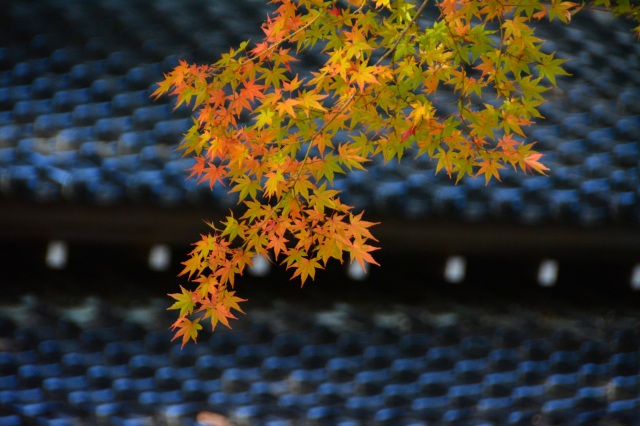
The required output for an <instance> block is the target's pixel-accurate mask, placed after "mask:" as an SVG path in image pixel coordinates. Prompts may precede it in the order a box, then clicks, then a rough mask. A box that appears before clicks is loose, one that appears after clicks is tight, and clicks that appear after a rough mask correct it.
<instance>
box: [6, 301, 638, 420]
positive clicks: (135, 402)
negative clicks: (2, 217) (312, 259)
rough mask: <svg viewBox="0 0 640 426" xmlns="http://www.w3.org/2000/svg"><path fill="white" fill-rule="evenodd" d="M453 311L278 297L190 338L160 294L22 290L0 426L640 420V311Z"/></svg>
mask: <svg viewBox="0 0 640 426" xmlns="http://www.w3.org/2000/svg"><path fill="white" fill-rule="evenodd" d="M452 307H453V309H454V310H453V311H452V312H448V311H444V312H441V311H438V312H440V314H438V313H434V312H429V311H428V310H426V309H423V308H418V307H415V306H403V305H395V306H394V307H388V308H387V309H385V310H384V311H380V309H379V308H378V307H376V308H375V309H373V308H372V309H369V308H366V307H364V306H360V307H356V306H354V305H342V306H335V307H333V308H330V309H324V310H322V312H320V311H316V310H305V311H304V313H295V312H293V311H290V310H289V309H288V308H285V307H284V305H283V306H281V307H270V308H266V311H264V313H268V315H263V316H260V315H259V314H258V313H257V312H255V313H254V315H251V316H250V317H249V318H243V320H242V322H241V324H239V325H238V328H237V329H235V330H234V331H228V330H223V329H217V330H216V332H215V334H214V335H213V336H211V337H209V336H207V335H202V336H200V340H199V343H198V344H197V345H196V344H193V343H192V344H189V345H187V346H185V347H184V348H183V349H180V344H179V342H170V334H169V333H168V331H167V330H165V329H164V327H165V326H166V323H167V321H168V320H167V317H166V309H165V307H164V304H159V303H158V304H156V303H149V304H145V305H143V306H136V309H130V308H129V307H126V308H125V307H123V306H119V305H111V304H108V303H105V302H104V301H101V300H98V299H95V298H94V299H88V300H87V301H86V302H85V303H83V304H79V305H73V306H70V307H66V308H61V307H54V306H51V305H46V304H44V303H42V302H38V301H37V299H33V298H25V299H23V301H22V303H19V304H16V305H14V306H12V307H10V308H7V307H0V339H1V341H2V342H3V346H2V347H1V348H0V424H2V425H12V424H16V425H19V424H39V425H58V424H65V425H66V424H127V425H129V424H140V425H154V424H180V425H196V424H197V423H196V421H195V420H196V416H197V414H198V413H199V412H201V411H213V412H219V413H222V414H224V415H226V416H228V417H229V418H230V419H231V420H232V421H234V422H236V424H248V423H250V424H260V425H266V424H272V422H275V421H280V422H286V423H283V424H331V425H333V424H356V425H363V424H367V425H368V424H376V425H377V424H389V425H409V424H411V425H423V426H427V425H433V424H437V425H444V424H459V423H457V421H458V420H460V421H462V419H473V421H474V423H472V424H487V425H526V424H531V422H532V419H533V418H536V419H538V421H542V420H544V421H545V422H549V423H554V422H560V423H562V424H600V423H602V422H604V423H602V424H608V422H611V423H612V424H613V422H615V421H621V422H622V424H629V425H635V424H637V422H638V420H639V418H640V411H639V410H638V408H639V407H640V399H639V398H638V395H639V394H640V393H639V386H640V375H639V373H640V371H639V370H638V365H639V361H640V353H639V352H638V348H639V339H640V336H639V335H638V330H637V321H636V320H635V319H634V318H631V317H625V316H624V315H619V316H617V317H616V318H615V319H614V318H613V317H611V318H609V319H607V320H606V321H604V320H603V321H593V322H586V321H585V320H584V313H582V312H575V313H573V314H563V315H554V316H546V317H545V316H542V315H540V312H537V311H535V309H537V308H532V307H529V308H527V310H525V311H522V310H519V311H517V313H516V312H508V313H507V312H505V313H503V314H500V315H491V316H485V317H484V318H483V320H482V321H477V312H478V311H477V308H469V307H465V306H464V305H454V306H452ZM530 309H534V310H530ZM533 313H536V315H535V318H536V320H535V321H534V322H531V321H527V320H525V319H523V317H527V316H528V315H529V314H533ZM280 315H282V316H284V317H286V318H289V319H293V320H294V321H290V322H288V323H285V322H282V321H278V320H277V318H278V317H279V316H280ZM352 316H353V317H361V316H366V317H367V318H368V319H370V321H369V322H368V323H367V324H366V325H363V324H360V325H358V326H357V327H354V326H353V322H351V321H349V319H350V317H352ZM25 318H29V321H28V322H27V321H24V319H25ZM383 318H386V319H385V320H384V321H383ZM390 318H395V320H393V321H391V320H390ZM410 318H412V319H410ZM338 319H339V320H338ZM358 319H359V318H356V321H358ZM525 323H526V324H525ZM576 419H582V420H584V421H582V422H575V420H576ZM463 424H467V423H463ZM616 424H617V423H616Z"/></svg>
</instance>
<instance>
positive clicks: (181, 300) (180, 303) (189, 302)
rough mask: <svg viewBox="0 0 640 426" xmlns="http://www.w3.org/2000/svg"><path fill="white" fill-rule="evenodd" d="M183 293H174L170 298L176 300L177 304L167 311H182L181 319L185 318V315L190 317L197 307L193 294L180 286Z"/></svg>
mask: <svg viewBox="0 0 640 426" xmlns="http://www.w3.org/2000/svg"><path fill="white" fill-rule="evenodd" d="M180 289H181V290H182V293H173V294H170V295H169V296H171V297H173V298H174V299H176V302H175V303H174V304H173V305H171V306H170V307H168V308H167V310H171V309H180V317H184V316H185V315H190V314H191V313H192V312H193V308H194V307H195V306H196V303H195V301H194V300H193V294H192V293H191V292H190V291H189V290H187V289H185V288H184V287H182V286H180Z"/></svg>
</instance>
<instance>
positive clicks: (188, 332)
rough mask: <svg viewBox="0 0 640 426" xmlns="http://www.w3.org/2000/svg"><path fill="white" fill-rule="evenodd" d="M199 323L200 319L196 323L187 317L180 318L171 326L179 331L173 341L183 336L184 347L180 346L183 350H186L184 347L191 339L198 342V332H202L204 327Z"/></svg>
mask: <svg viewBox="0 0 640 426" xmlns="http://www.w3.org/2000/svg"><path fill="white" fill-rule="evenodd" d="M199 322H200V318H197V319H195V320H194V321H191V320H190V319H189V318H186V317H181V318H179V319H178V321H176V322H175V323H173V325H172V326H171V328H172V329H173V330H175V329H178V331H176V334H175V336H173V339H171V341H174V340H176V339H177V338H178V337H180V336H182V345H181V346H180V347H181V348H184V345H186V344H187V342H188V341H189V339H193V341H194V342H197V338H198V330H202V325H200V324H199Z"/></svg>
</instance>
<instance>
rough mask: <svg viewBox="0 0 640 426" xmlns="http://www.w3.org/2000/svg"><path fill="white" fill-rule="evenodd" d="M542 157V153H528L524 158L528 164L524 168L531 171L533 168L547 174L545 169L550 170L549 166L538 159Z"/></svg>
mask: <svg viewBox="0 0 640 426" xmlns="http://www.w3.org/2000/svg"><path fill="white" fill-rule="evenodd" d="M540 157H542V154H540V153H533V154H529V155H527V156H526V157H525V158H524V163H525V164H526V167H525V168H523V170H525V171H531V169H533V170H535V171H536V172H538V173H540V174H543V175H545V176H546V173H545V171H548V170H549V168H548V167H547V166H545V165H544V164H542V163H540V162H539V161H538V160H539V159H540Z"/></svg>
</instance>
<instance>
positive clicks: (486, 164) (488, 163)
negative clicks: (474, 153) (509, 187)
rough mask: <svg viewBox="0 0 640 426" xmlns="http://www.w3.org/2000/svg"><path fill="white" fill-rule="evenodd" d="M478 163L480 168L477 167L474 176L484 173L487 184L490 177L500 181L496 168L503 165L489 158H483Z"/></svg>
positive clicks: (500, 167)
mask: <svg viewBox="0 0 640 426" xmlns="http://www.w3.org/2000/svg"><path fill="white" fill-rule="evenodd" d="M478 165H479V166H480V168H479V169H478V172H477V174H476V176H480V175H484V178H485V184H486V185H488V184H489V181H490V180H491V177H495V178H496V179H497V180H498V181H500V173H499V172H498V170H499V169H502V168H503V167H504V166H502V165H501V164H500V163H498V162H496V161H495V160H492V159H491V158H483V159H482V160H481V161H480V162H479V163H478Z"/></svg>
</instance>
